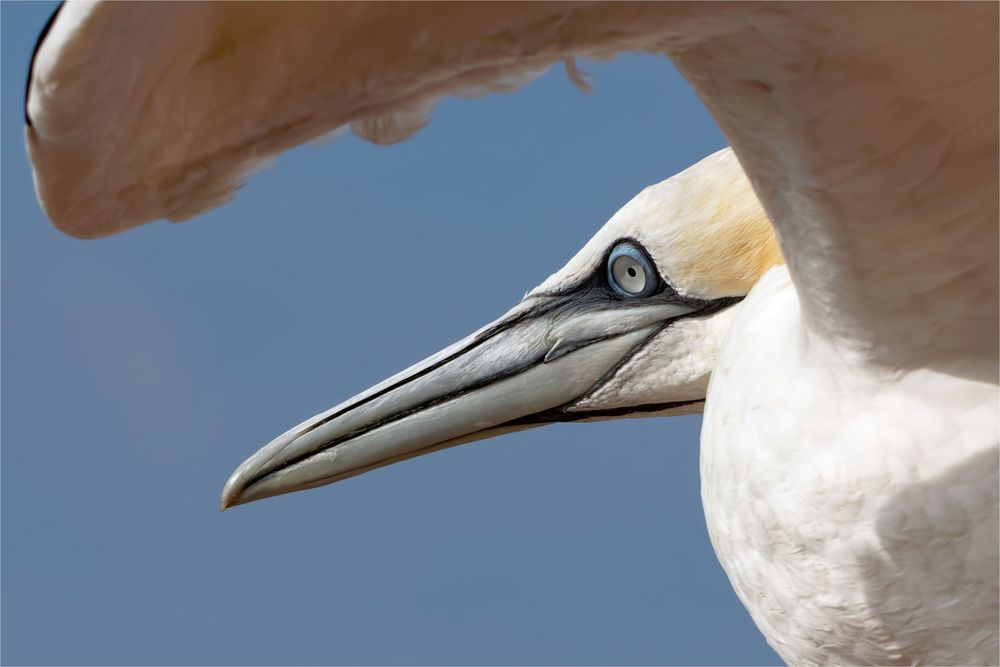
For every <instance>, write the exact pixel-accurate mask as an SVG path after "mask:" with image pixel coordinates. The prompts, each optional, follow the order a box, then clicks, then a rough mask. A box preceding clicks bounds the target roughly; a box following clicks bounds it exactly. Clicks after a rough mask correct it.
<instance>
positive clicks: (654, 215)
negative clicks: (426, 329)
mask: <svg viewBox="0 0 1000 667" xmlns="http://www.w3.org/2000/svg"><path fill="white" fill-rule="evenodd" d="M781 261H782V260H781V254H780V251H779V249H778V244H777V241H776V240H775V238H774V235H773V231H772V228H771V225H770V223H769V221H768V219H767V217H766V216H765V214H764V212H763V210H762V209H761V206H760V204H759V202H758V201H757V198H756V196H754V193H753V190H752V189H751V187H750V184H749V183H748V182H747V180H746V177H745V176H744V174H743V171H742V169H741V168H740V165H739V163H738V162H737V160H736V157H735V156H734V155H733V153H732V151H730V150H729V149H725V150H722V151H719V152H718V153H715V154H713V155H711V156H709V157H707V158H705V159H704V160H702V161H701V162H699V163H697V164H696V165H694V166H692V167H691V168H689V169H687V170H686V171H684V172H681V173H680V174H678V175H676V176H674V177H673V178H670V179H668V180H666V181H663V182H662V183H659V184H657V185H653V186H651V187H649V188H646V189H645V190H643V191H642V192H641V193H639V195H637V196H636V197H635V198H634V199H632V201H630V202H629V203H628V204H626V205H625V207H624V208H622V209H621V210H620V211H618V213H616V214H615V215H614V216H613V217H612V218H611V220H609V221H608V223H607V224H606V225H605V226H604V227H603V228H602V229H601V230H600V231H599V232H598V233H597V235H596V236H594V238H592V239H591V240H590V242H588V243H587V244H586V245H585V246H584V247H583V249H581V250H580V252H578V253H577V254H576V256H574V257H573V258H572V259H571V260H570V261H569V262H568V263H567V264H566V266H564V267H563V268H562V269H561V270H560V271H558V272H556V273H555V274H553V275H552V276H550V277H549V278H548V279H547V280H545V282H543V283H542V284H541V285H539V286H538V287H536V288H535V289H533V290H532V291H531V292H529V293H528V294H527V295H526V296H525V297H524V299H523V300H522V301H521V302H520V303H519V304H517V305H516V306H515V307H514V308H513V309H511V310H510V311H509V312H507V313H506V314H505V315H503V316H502V317H500V318H499V319H498V320H496V321H494V322H492V323H491V324H489V325H487V326H485V327H484V328H482V329H480V330H479V331H477V332H475V333H473V334H472V335H470V336H468V337H467V338H465V339H463V340H461V341H459V342H457V343H455V344H454V345H452V346H450V347H448V348H446V349H444V350H442V351H441V352H438V353H437V354H435V355H433V356H431V357H429V358H428V359H425V360H424V361H422V362H420V363H418V364H416V365H414V366H412V367H411V368H409V369H407V370H405V371H403V372H401V373H399V374H397V375H395V376H393V377H391V378H389V379H387V380H385V381H384V382H382V383H380V384H378V385H376V386H374V387H372V388H370V389H368V390H367V391H364V392H362V393H361V394H359V395H357V396H355V397H354V398H351V399H350V400H348V401H346V402H344V403H342V404H340V405H338V406H336V407H334V408H332V409H331V410H328V411H326V412H324V413H322V414H320V415H317V416H315V417H312V418H311V419H308V420H306V421H305V422H303V423H301V424H299V425H298V426H296V427H295V428H293V429H291V430H289V431H288V432H287V433H285V434H283V435H281V436H279V437H278V438H276V439H275V440H273V441H272V442H271V443H270V444H268V445H267V446H265V447H264V448H262V449H261V450H260V451H258V452H257V453H256V454H254V455H253V456H251V457H250V458H249V459H247V460H246V461H245V462H244V463H243V464H242V465H241V466H240V467H239V468H238V469H237V470H236V471H235V472H234V473H233V474H232V476H231V477H230V478H229V481H228V482H227V483H226V486H225V489H224V490H223V494H222V508H223V509H225V508H226V507H230V506H233V505H239V504H243V503H247V502H250V501H253V500H259V499H261V498H266V497H269V496H274V495H278V494H283V493H290V492H292V491H299V490H303V489H308V488H313V487H316V486H322V485H325V484H329V483H331V482H335V481H338V480H341V479H345V478H347V477H352V476H354V475H358V474H360V473H362V472H366V471H368V470H372V469H374V468H379V467H382V466H385V465H388V464H390V463H395V462H396V461H401V460H403V459H407V458H412V457H414V456H419V455H421V454H425V453H429V452H432V451H436V450H439V449H444V448H447V447H452V446H455V445H459V444H463V443H467V442H472V441H475V440H482V439H484V438H489V437H492V436H495V435H500V434H502V433H508V432H511V431H516V430H521V429H525V428H531V427H534V426H540V425H543V424H547V423H552V422H559V421H577V420H587V419H606V418H612V417H623V416H637V415H652V414H687V413H691V412H698V411H700V410H701V407H702V404H703V402H704V399H705V395H706V390H707V387H708V380H709V376H710V374H711V371H712V367H713V365H714V362H715V358H716V354H717V352H718V349H719V346H720V345H721V343H722V341H723V340H724V337H725V335H726V333H727V331H728V328H729V324H730V322H731V320H732V317H733V315H734V311H735V307H736V305H737V304H738V303H739V302H740V300H742V298H743V297H745V296H746V295H747V293H748V292H749V291H750V289H751V288H752V287H753V285H754V284H755V283H756V282H757V280H758V279H759V278H760V277H761V276H762V275H763V274H764V273H765V272H766V271H767V270H768V269H770V268H771V267H772V266H774V265H776V264H779V263H781Z"/></svg>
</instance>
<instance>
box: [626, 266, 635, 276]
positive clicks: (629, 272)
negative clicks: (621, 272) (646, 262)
mask: <svg viewBox="0 0 1000 667" xmlns="http://www.w3.org/2000/svg"><path fill="white" fill-rule="evenodd" d="M628 274H629V275H630V276H632V277H633V278H635V269H633V268H632V267H631V266H630V267H629V269H628Z"/></svg>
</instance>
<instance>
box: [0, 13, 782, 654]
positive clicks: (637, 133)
mask: <svg viewBox="0 0 1000 667" xmlns="http://www.w3.org/2000/svg"><path fill="white" fill-rule="evenodd" d="M51 11H52V5H50V4H48V3H31V4H20V3H13V2H3V3H2V41H0V48H2V68H3V69H2V72H3V75H2V87H3V94H2V176H3V192H2V210H0V215H2V264H0V266H2V279H3V282H2V297H3V301H2V323H3V329H2V335H3V338H2V365H3V375H2V402H3V404H2V409H3V421H2V457H3V458H2V485H0V489H2V558H3V560H2V602H3V608H2V630H3V643H2V655H0V659H2V662H3V663H4V664H19V663H22V664H57V663H73V664H164V663H173V664H191V663H197V664H215V663H227V664H268V663H282V664H289V663H291V664H387V663H388V664H395V663H405V664H414V663H416V664H456V663H462V664H524V663H530V664H551V663H558V664H567V663H571V664H607V663H630V664H779V662H778V659H777V657H776V656H775V654H774V653H773V652H771V650H770V649H769V648H768V647H767V645H766V644H765V642H764V640H763V639H762V638H761V636H760V635H759V633H758V632H757V630H756V629H755V627H754V626H753V624H752V622H751V621H750V618H749V616H748V615H747V614H746V612H745V611H744V609H743V608H742V606H741V605H740V603H739V601H738V600H737V599H736V596H735V595H734V594H733V592H732V590H731V589H730V586H729V583H728V581H727V579H726V577H725V574H724V573H723V572H722V569H721V568H720V567H719V565H718V562H717V560H716V558H715V555H714V554H713V552H712V549H711V545H710V544H709V541H708V536H707V533H706V530H705V526H704V519H703V516H702V511H701V499H700V496H699V474H698V431H699V428H700V425H701V420H700V418H696V417H685V418H673V419H669V420H664V419H632V420H618V421H609V422H602V423H597V424H565V425H556V426H550V427H546V428H542V429H535V430H532V431H525V432H521V433H516V434H512V435H507V436H504V437H503V438H499V439H495V440H489V441H486V442H483V443H477V444H474V445H470V446H466V447H460V448H457V449H452V450H448V451H446V452H443V453H438V454H434V455H431V456H426V457H422V458H419V459H414V460H411V461H408V462H405V463H402V464H399V465H396V466H392V467H389V468H384V469H381V470H378V471H375V472H373V473H370V474H367V475H363V476H361V477H357V478H353V479H350V480H347V481H345V482H342V483H339V484H336V485H333V486H329V487H325V488H323V489H320V490H316V491H310V492H306V493H299V494H293V495H290V496H284V497H280V498H276V499H271V500H267V501H264V502H260V503H254V504H251V505H248V506H246V507H240V508H236V509H235V510H233V511H229V512H226V513H225V514H220V513H219V512H218V510H217V504H218V497H219V492H220V491H221V489H222V485H223V483H224V482H225V480H226V478H227V476H228V475H229V473H230V472H231V471H232V469H233V468H234V467H235V466H236V465H237V464H239V463H240V462H241V461H242V460H243V459H244V458H245V457H246V456H247V455H249V454H251V453H252V452H254V451H256V449H257V448H258V447H259V446H261V445H263V444H265V443H266V442H267V441H268V440H269V439H270V438H271V437H273V436H274V435H277V434H278V433H281V432H283V431H284V430H286V429H287V428H288V427H290V426H292V425H294V424H296V423H298V422H299V421H300V420H302V419H304V418H306V417H309V416H311V415H313V414H315V413H317V412H320V411H322V410H324V409H326V408H328V407H330V406H332V405H333V404H334V403H337V402H339V401H340V400H342V399H343V398H346V397H348V396H350V395H352V394H354V393H355V392H357V391H358V390H361V389H364V388H365V387H367V386H369V385H370V384H372V383H374V382H376V381H378V380H380V379H382V378H383V377H385V376H387V375H390V374H392V373H394V372H395V371H397V370H399V369H400V368H403V367H405V366H407V365H409V364H410V363H412V362H414V361H416V360H418V359H421V358H423V357H424V356H426V355H427V354H430V353H432V352H434V351H436V350H438V349H439V348H441V347H442V346H444V345H446V344H448V343H450V342H452V341H453V340H456V339H457V338H459V337H460V336H463V335H464V334H466V333H468V332H469V331H471V330H473V329H475V328H477V327H478V326H480V325H481V324H483V323H485V322H487V321H490V320H492V319H493V318H494V317H496V316H497V315H499V314H500V313H502V312H503V311H505V310H506V309H507V308H508V307H509V306H511V305H512V304H513V303H515V302H516V301H517V300H518V299H519V298H520V296H521V295H522V294H523V293H524V292H525V291H526V290H528V289H529V288H531V287H533V286H534V285H535V284H537V283H538V282H540V281H541V280H542V279H544V278H545V277H546V276H547V275H548V274H549V273H551V272H552V271H554V270H556V269H557V268H559V267H560V266H561V265H562V264H563V262H564V261H565V260H566V259H568V258H569V257H570V256H571V255H572V254H573V253H574V252H575V251H576V250H577V249H578V248H579V247H580V246H581V245H582V244H583V243H584V242H585V241H586V240H587V239H588V238H589V237H590V236H591V235H592V234H593V232H595V231H596V230H597V229H598V228H599V227H600V226H601V224H603V223H604V221H605V220H606V219H607V218H608V217H609V216H610V215H611V214H612V213H614V211H615V210H617V209H618V208H619V207H620V206H621V205H623V204H624V203H625V202H626V201H628V199H629V198H631V197H632V195H634V194H635V193H637V192H638V191H639V190H641V189H642V188H643V187H645V186H646V185H649V184H651V183H654V182H657V181H659V180H662V179H664V178H666V177H668V176H670V175H671V174H673V173H675V172H677V171H679V170H681V169H683V168H685V167H687V166H688V165H690V164H691V163H693V162H694V161H696V160H698V159H699V158H701V157H703V156H705V155H707V154H708V153H710V152H712V151H715V150H717V149H718V148H720V147H722V146H723V145H724V144H725V141H724V139H723V137H722V135H721V134H720V132H719V130H718V129H717V128H716V126H715V123H714V122H713V121H712V119H711V117H710V116H709V115H708V113H707V111H705V109H704V107H703V106H702V105H701V103H700V102H699V101H698V100H697V98H696V97H695V95H694V93H693V92H692V91H691V89H690V88H689V87H688V86H687V84H686V83H684V81H683V80H682V79H681V78H680V77H679V75H678V74H677V73H676V71H675V70H674V69H673V67H672V66H671V65H670V63H669V62H668V61H667V60H665V59H661V58H653V57H650V56H627V57H621V58H619V59H618V60H616V61H614V62H610V63H600V64H597V63H582V65H583V66H584V67H585V69H586V70H588V71H589V72H590V73H591V74H592V75H593V82H594V84H595V92H594V94H592V95H589V96H588V95H583V94H581V93H580V92H579V91H577V90H576V89H575V88H574V87H573V86H572V85H571V84H570V82H569V81H568V79H567V77H566V76H565V74H564V73H563V72H562V71H557V70H553V71H552V72H550V73H549V74H548V75H546V76H544V77H543V78H542V79H540V80H539V81H537V82H535V83H534V84H532V85H531V86H529V87H527V88H526V89H523V90H521V91H518V92H516V93H513V94H509V95H503V96H493V97H488V98H481V99H475V100H446V101H443V102H442V103H441V104H440V105H439V107H438V110H437V112H436V114H435V117H434V120H433V121H432V123H431V124H430V125H429V126H428V127H427V128H426V129H424V130H423V131H422V132H421V133H420V134H418V135H417V136H416V137H415V138H414V139H412V140H410V141H409V142H407V143H405V144H402V145H398V146H392V147H376V146H372V145H369V144H366V143H364V142H362V141H359V140H356V139H354V138H353V137H350V136H344V137H341V138H340V139H338V140H336V141H335V142H334V143H332V144H330V145H326V146H322V147H313V146H307V147H303V148H300V149H297V150H295V151H292V152H290V153H288V154H286V155H284V156H283V157H281V158H280V159H279V160H278V162H277V164H276V165H274V166H273V167H272V168H270V169H269V170H267V171H264V172H262V173H260V174H258V175H256V176H254V177H253V178H252V179H251V180H250V182H249V183H248V184H247V186H246V187H245V188H244V190H243V191H242V192H241V193H240V194H239V195H238V196H237V198H236V199H235V200H234V201H233V202H232V203H230V204H229V205H227V206H225V207H224V208H222V209H220V210H217V211H214V212H211V213H209V214H206V215H203V216H201V217H200V218H197V219H195V220H192V221H189V222H186V223H183V224H181V225H173V224H170V223H167V222H157V223H154V224H152V225H149V226H146V227H144V228H141V229H138V230H134V231H131V232H128V233H126V234H123V235H120V236H117V237H113V238H110V239H103V240H100V241H89V242H88V241H79V240H75V239H72V238H69V237H67V236H63V235H62V234H60V233H58V232H56V231H55V230H54V229H53V228H52V227H51V226H50V225H49V223H48V222H47V221H46V219H45V217H44V215H43V214H42V212H41V210H40V208H39V206H38V204H37V202H36V200H35V196H34V190H33V187H32V184H31V175H30V170H29V167H28V165H27V161H26V157H25V152H24V147H23V128H22V122H23V116H22V111H21V109H22V104H23V99H22V96H23V90H24V78H25V76H26V72H27V69H28V63H29V58H30V55H31V50H32V47H33V45H34V42H35V39H36V36H37V34H38V32H39V31H40V29H41V27H42V26H43V25H44V23H45V20H46V19H47V18H48V15H49V14H50V13H51Z"/></svg>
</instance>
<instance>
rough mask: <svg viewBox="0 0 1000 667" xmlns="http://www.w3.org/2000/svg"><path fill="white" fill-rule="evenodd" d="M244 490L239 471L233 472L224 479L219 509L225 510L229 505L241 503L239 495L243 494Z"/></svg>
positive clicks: (233, 505)
mask: <svg viewBox="0 0 1000 667" xmlns="http://www.w3.org/2000/svg"><path fill="white" fill-rule="evenodd" d="M245 490H246V489H245V488H244V485H243V480H242V475H240V474H239V472H236V473H234V474H233V475H232V476H231V477H230V478H229V479H228V480H227V481H226V485H225V486H224V487H223V488H222V498H221V499H220V500H219V511H220V512H225V511H226V510H227V509H229V508H230V507H236V506H237V505H242V504H243V502H244V501H243V499H241V498H240V496H241V495H243V492H244V491H245Z"/></svg>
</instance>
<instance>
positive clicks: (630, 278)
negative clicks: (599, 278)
mask: <svg viewBox="0 0 1000 667" xmlns="http://www.w3.org/2000/svg"><path fill="white" fill-rule="evenodd" d="M658 283H659V280H658V279H657V273H656V270H655V269H654V268H653V266H652V263H651V262H650V261H649V259H648V258H647V257H646V253H644V252H643V251H642V250H640V249H639V248H637V247H636V246H635V245H634V244H632V243H628V242H625V243H619V244H618V245H617V246H615V247H614V249H612V251H611V254H610V255H608V284H609V285H610V286H611V289H613V290H614V291H615V292H617V293H618V294H619V295H621V296H625V297H639V296H649V295H650V294H652V293H653V291H655V289H656V286H657V284H658Z"/></svg>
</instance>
